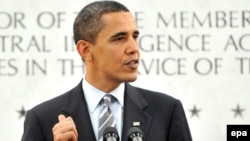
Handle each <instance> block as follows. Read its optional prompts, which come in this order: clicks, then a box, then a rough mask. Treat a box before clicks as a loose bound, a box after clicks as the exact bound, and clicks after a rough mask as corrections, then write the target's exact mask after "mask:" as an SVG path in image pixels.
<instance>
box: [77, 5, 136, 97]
mask: <svg viewBox="0 0 250 141" xmlns="http://www.w3.org/2000/svg"><path fill="white" fill-rule="evenodd" d="M74 36H75V42H76V47H77V51H78V53H79V54H80V56H81V57H82V59H83V60H84V62H85V67H86V76H85V77H86V79H87V81H88V82H89V83H91V84H92V85H94V86H95V87H97V88H99V89H101V90H103V91H106V92H109V91H110V90H112V89H114V88H116V87H117V86H118V85H119V84H120V83H122V82H131V81H134V80H136V78H137V68H138V62H139V57H140V54H139V47H138V43H137V38H138V36H139V31H138V30H137V26H136V22H135V19H134V17H133V16H132V14H131V13H130V12H129V10H128V9H127V8H126V7H125V6H123V5H122V4H119V3H117V2H114V1H99V2H94V3H91V4H89V5H87V6H86V7H85V8H83V10H81V12H80V13H79V15H78V16H77V17H76V20H75V24H74Z"/></svg>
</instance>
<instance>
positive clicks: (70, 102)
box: [63, 82, 96, 141]
mask: <svg viewBox="0 0 250 141" xmlns="http://www.w3.org/2000/svg"><path fill="white" fill-rule="evenodd" d="M63 113H64V114H65V115H66V116H71V117H72V118H73V120H74V122H75V125H76V128H77V131H78V140H80V141H96V138H95V135H94V131H93V127H92V124H91V120H90V116H89V112H88V108H87V103H86V100H85V98H84V96H83V89H82V82H81V83H80V84H78V85H77V86H76V87H75V88H74V89H73V90H72V91H70V94H69V95H68V98H67V100H66V101H65V105H64V107H63Z"/></svg>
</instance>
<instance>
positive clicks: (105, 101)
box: [103, 94, 112, 106]
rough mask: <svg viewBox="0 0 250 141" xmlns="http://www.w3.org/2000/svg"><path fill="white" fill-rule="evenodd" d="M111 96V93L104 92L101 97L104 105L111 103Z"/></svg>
mask: <svg viewBox="0 0 250 141" xmlns="http://www.w3.org/2000/svg"><path fill="white" fill-rule="evenodd" d="M111 98H112V95H110V94H106V95H105V96H104V97H103V102H104V105H105V106H109V105H110V103H111Z"/></svg>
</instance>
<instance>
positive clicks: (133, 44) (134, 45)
mask: <svg viewBox="0 0 250 141" xmlns="http://www.w3.org/2000/svg"><path fill="white" fill-rule="evenodd" d="M135 53H139V46H138V42H137V40H136V39H134V38H131V39H129V41H128V45H127V48H126V54H135Z"/></svg>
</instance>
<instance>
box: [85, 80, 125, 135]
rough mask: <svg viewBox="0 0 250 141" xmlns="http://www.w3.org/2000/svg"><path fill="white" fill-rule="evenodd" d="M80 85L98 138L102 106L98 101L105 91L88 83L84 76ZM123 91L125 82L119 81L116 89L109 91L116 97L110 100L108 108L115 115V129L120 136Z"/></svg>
mask: <svg viewBox="0 0 250 141" xmlns="http://www.w3.org/2000/svg"><path fill="white" fill-rule="evenodd" d="M82 87H83V91H84V97H85V99H86V102H87V106H88V110H89V115H90V119H91V123H92V127H93V129H94V133H95V136H96V139H98V128H99V114H100V111H101V108H102V107H101V104H100V101H101V100H102V98H103V97H104V95H105V94H106V93H105V92H103V91H101V90H99V89H97V88H95V87H94V86H92V85H91V84H89V83H88V82H87V81H86V79H85V78H84V79H83V81H82ZM124 91H125V84H124V83H121V84H120V85H119V86H118V87H117V88H116V89H114V90H113V91H112V92H110V93H109V94H111V95H113V96H114V97H115V98H116V99H117V100H115V101H113V100H112V103H111V105H110V108H111V110H112V112H113V114H114V116H115V122H116V129H117V131H118V134H119V136H120V138H121V133H122V123H123V122H122V121H123V106H124V105H123V104H124Z"/></svg>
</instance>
